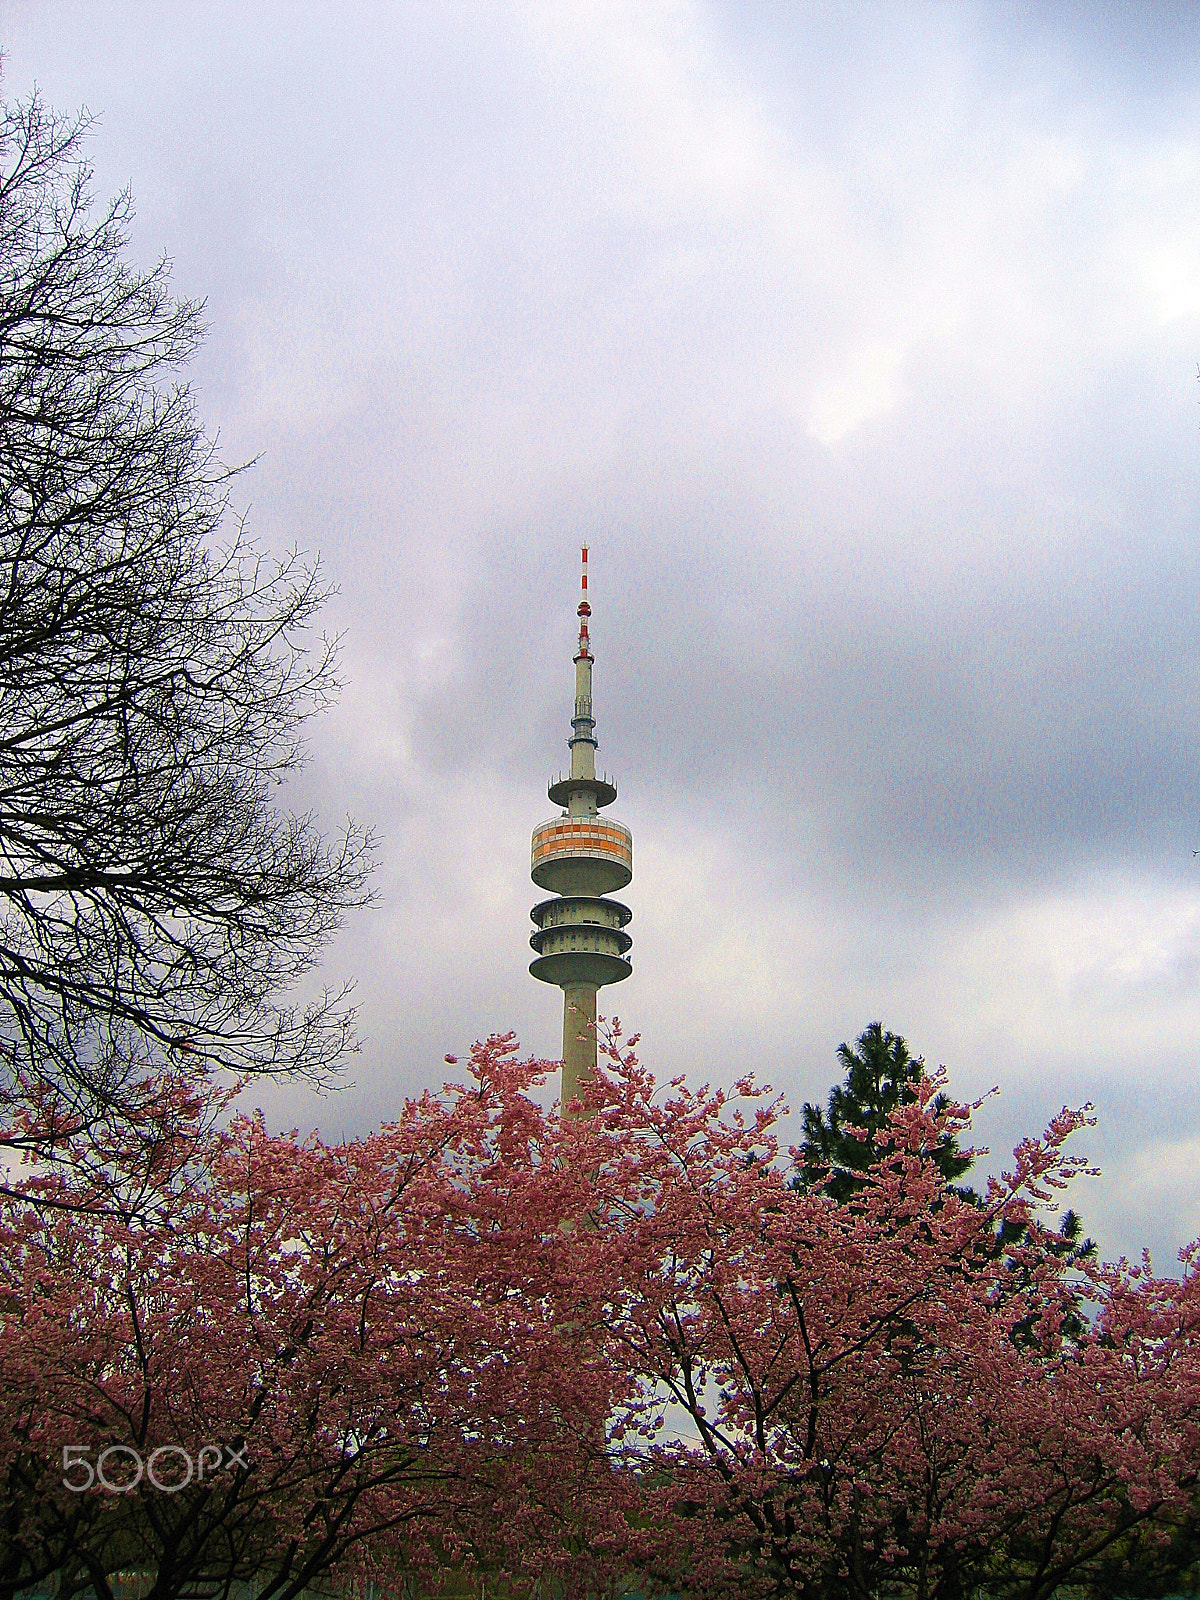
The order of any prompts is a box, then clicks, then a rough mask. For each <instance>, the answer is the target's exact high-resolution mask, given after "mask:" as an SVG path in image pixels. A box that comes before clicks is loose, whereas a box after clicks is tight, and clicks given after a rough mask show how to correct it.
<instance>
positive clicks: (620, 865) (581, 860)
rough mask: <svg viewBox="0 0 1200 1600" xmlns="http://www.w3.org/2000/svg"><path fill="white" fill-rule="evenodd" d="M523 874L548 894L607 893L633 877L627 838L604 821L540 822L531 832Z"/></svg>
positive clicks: (616, 824)
mask: <svg viewBox="0 0 1200 1600" xmlns="http://www.w3.org/2000/svg"><path fill="white" fill-rule="evenodd" d="M529 875H530V877H531V878H532V879H533V881H534V883H536V884H537V886H538V888H539V889H549V890H550V892H551V894H566V895H603V894H610V893H611V892H612V891H613V890H614V889H623V888H624V887H625V885H626V884H627V883H629V882H631V880H632V878H633V835H632V833H630V831H629V829H628V828H627V827H626V826H625V824H624V823H623V822H616V821H614V820H612V819H611V818H608V817H605V818H603V819H601V818H600V817H557V818H555V820H554V821H553V822H543V823H540V824H539V825H538V826H537V827H536V828H535V829H534V830H533V842H532V846H531V851H530V867H529Z"/></svg>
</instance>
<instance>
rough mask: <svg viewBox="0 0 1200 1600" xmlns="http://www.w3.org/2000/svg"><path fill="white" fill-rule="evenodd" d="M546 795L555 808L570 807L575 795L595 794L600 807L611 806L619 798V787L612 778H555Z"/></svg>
mask: <svg viewBox="0 0 1200 1600" xmlns="http://www.w3.org/2000/svg"><path fill="white" fill-rule="evenodd" d="M546 793H547V795H548V796H549V798H550V804H551V805H555V806H564V807H565V806H569V805H570V803H571V796H572V795H573V794H594V795H595V796H596V804H597V805H598V806H610V805H612V803H613V801H614V800H615V799H616V798H617V786H616V784H615V783H613V781H612V780H611V778H555V780H554V781H553V783H552V784H551V785H550V787H549V788H548V789H547V790H546Z"/></svg>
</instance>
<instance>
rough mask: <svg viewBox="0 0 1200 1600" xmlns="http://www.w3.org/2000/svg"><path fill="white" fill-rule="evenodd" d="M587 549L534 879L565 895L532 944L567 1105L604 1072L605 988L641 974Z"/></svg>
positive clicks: (542, 914)
mask: <svg viewBox="0 0 1200 1600" xmlns="http://www.w3.org/2000/svg"><path fill="white" fill-rule="evenodd" d="M587 554H588V553H587V546H586V545H585V546H584V547H583V575H582V583H581V598H580V602H579V611H578V615H579V646H578V649H577V650H576V652H575V714H574V716H573V717H572V718H571V737H570V739H568V741H567V744H568V747H569V748H570V751H571V766H570V772H569V774H568V775H567V776H566V777H563V776H561V775H560V776H559V777H557V778H555V779H553V780H552V781H551V783H550V786H549V789H548V791H547V792H548V794H549V797H550V799H551V801H552V802H553V803H554V804H555V805H557V806H561V807H562V810H561V813H560V815H559V816H558V817H556V818H554V819H553V820H552V821H550V822H542V823H539V824H538V826H537V827H536V828H535V829H534V830H533V845H532V860H531V865H530V876H531V877H532V879H533V881H534V883H536V884H537V885H538V887H539V888H541V889H549V890H550V891H551V892H552V894H553V895H554V896H555V897H556V898H553V899H550V900H543V901H541V902H540V903H539V904H538V905H536V906H534V908H533V910H532V911H531V912H530V916H531V917H532V918H533V921H534V923H535V924H536V928H535V931H534V932H533V933H532V934H531V935H530V939H529V942H530V944H531V945H532V946H533V949H534V951H535V952H536V956H535V959H534V960H533V961H531V962H530V964H529V970H530V972H531V973H532V974H533V976H534V977H535V978H539V979H540V980H541V981H542V982H543V983H553V984H555V985H557V986H558V987H559V988H560V989H561V990H562V992H563V1076H562V1107H563V1110H564V1111H568V1110H569V1109H570V1107H571V1103H572V1101H573V1100H574V1099H575V1097H576V1095H577V1094H578V1093H579V1090H580V1088H581V1087H582V1085H583V1084H585V1083H586V1082H588V1080H589V1079H590V1078H592V1077H594V1075H595V1071H596V994H597V991H598V990H600V989H601V988H603V987H604V986H605V985H606V984H610V983H621V982H622V981H623V980H624V979H625V978H627V977H628V976H629V975H630V973H631V972H632V971H633V966H632V964H631V962H630V961H629V959H628V952H629V950H630V948H631V946H632V944H633V940H632V939H631V938H630V936H629V934H627V933H626V932H625V928H626V926H627V924H628V923H629V921H630V918H631V916H632V912H631V911H630V910H629V907H628V906H624V905H622V904H621V902H620V901H619V900H610V899H608V898H607V896H608V895H609V894H610V892H611V891H612V890H613V889H623V888H624V887H625V885H626V884H627V883H629V882H631V881H632V879H633V835H632V834H631V833H630V831H629V829H628V828H627V827H626V826H625V824H624V823H623V822H617V821H615V820H613V819H611V818H604V819H601V817H600V810H601V808H602V807H603V806H608V805H611V804H612V802H613V801H614V800H615V799H616V798H617V786H616V784H615V783H614V782H613V781H612V779H611V778H609V777H607V776H604V777H600V776H598V775H597V773H596V750H597V748H598V746H597V743H596V719H595V717H594V716H593V715H592V664H593V656H592V650H591V641H590V639H589V636H588V620H589V618H590V617H591V614H592V608H591V604H590V602H589V600H588V569H587Z"/></svg>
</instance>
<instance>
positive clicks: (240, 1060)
mask: <svg viewBox="0 0 1200 1600" xmlns="http://www.w3.org/2000/svg"><path fill="white" fill-rule="evenodd" d="M87 127H88V122H87V118H86V116H81V117H79V118H74V119H64V118H62V117H59V116H57V115H55V114H54V113H52V112H50V111H48V110H47V109H46V108H45V107H44V106H43V105H42V104H41V103H40V101H39V100H38V98H37V97H36V96H35V97H34V98H32V99H30V100H29V101H26V102H24V103H22V104H20V105H17V106H15V107H13V106H10V107H7V108H0V554H2V559H3V567H2V569H0V1054H2V1058H3V1067H2V1069H0V1078H2V1079H3V1080H4V1089H5V1092H7V1093H8V1094H10V1095H11V1094H12V1093H13V1092H14V1091H16V1090H23V1091H24V1092H27V1091H28V1089H29V1085H30V1084H39V1085H41V1086H42V1087H43V1089H44V1087H45V1085H47V1084H49V1085H51V1086H52V1087H53V1090H54V1091H55V1092H57V1093H58V1094H59V1095H62V1094H63V1093H64V1092H65V1093H66V1095H67V1097H68V1099H69V1100H72V1101H74V1102H75V1103H76V1104H83V1103H85V1102H87V1103H89V1104H90V1105H92V1106H93V1107H96V1108H102V1109H107V1111H108V1112H109V1113H111V1112H112V1111H114V1110H117V1111H119V1109H120V1105H121V1095H122V1092H123V1086H124V1085H127V1084H129V1083H130V1082H131V1079H132V1076H133V1075H134V1074H135V1073H137V1072H140V1071H142V1070H143V1069H144V1068H149V1069H150V1070H151V1071H153V1069H154V1067H155V1064H156V1063H161V1062H163V1061H164V1060H168V1059H170V1057H171V1053H172V1052H179V1051H184V1052H189V1053H192V1054H193V1055H195V1056H200V1057H203V1058H205V1059H207V1060H209V1061H211V1062H212V1063H214V1064H216V1065H219V1066H222V1067H226V1068H231V1069H234V1070H237V1071H242V1072H245V1071H249V1072H271V1073H275V1072H285V1071H287V1072H301V1073H304V1074H307V1075H309V1076H316V1077H321V1076H324V1075H325V1074H327V1072H328V1071H329V1069H330V1068H331V1066H332V1064H333V1063H334V1062H335V1060H336V1058H337V1057H338V1055H339V1054H340V1053H341V1052H342V1051H343V1050H344V1049H346V1048H347V1046H348V1045H349V1044H351V1043H352V1033H351V1026H352V1011H351V1009H350V1008H349V1006H348V1003H347V999H346V995H345V992H344V991H343V992H342V993H340V994H334V995H331V994H329V993H328V992H327V993H326V994H325V995H324V996H323V998H322V999H321V1000H319V1001H318V1002H317V1003H315V1004H311V1005H308V1006H306V1007H304V1006H297V1005H295V1004H293V1003H289V1002H288V1000H287V998H286V996H287V993H288V990H289V988H290V986H291V985H293V984H294V983H295V981H296V980H297V979H298V978H300V977H301V975H302V974H304V973H305V972H306V971H307V970H308V969H310V968H311V967H312V965H313V964H314V962H315V961H316V959H317V957H318V955H319V953H320V951H321V950H322V948H323V947H324V946H325V945H326V943H327V941H328V940H329V938H330V937H331V935H332V934H333V933H334V931H335V930H336V928H337V927H338V926H339V923H340V920H341V917H342V915H343V913H344V911H345V910H346V909H347V908H348V907H351V906H354V905H359V904H362V903H364V901H365V900H366V899H367V898H369V896H368V893H367V890H366V887H365V878H366V873H367V870H368V867H369V864H370V856H371V841H370V838H369V835H368V834H367V833H365V832H364V830H363V829H361V828H360V827H358V826H357V825H356V824H354V823H353V822H347V823H346V825H345V827H344V829H343V830H342V832H341V833H340V835H339V836H338V837H337V838H336V839H335V840H333V841H332V842H331V841H328V840H326V839H323V838H322V836H321V834H320V833H319V832H318V830H317V827H316V825H315V822H314V819H313V818H312V816H311V815H296V814H293V813H291V812H289V811H287V810H286V809H284V808H283V807H281V806H280V804H278V796H277V794H276V793H275V791H276V790H277V786H278V785H279V784H280V782H281V781H282V780H283V779H284V778H285V777H286V775H287V774H289V773H291V772H293V771H294V770H295V769H296V767H297V765H298V764H299V763H300V762H301V761H302V759H303V755H304V751H303V746H302V743H301V739H300V734H301V731H302V728H303V724H304V723H305V721H306V719H307V718H308V717H309V716H310V715H311V713H312V712H313V711H314V710H315V709H317V708H318V707H320V706H321V705H322V704H323V703H324V702H325V701H326V700H327V699H328V697H329V696H330V695H331V694H332V693H333V692H334V690H335V689H336V688H337V682H336V677H335V671H334V667H335V663H334V655H335V647H336V641H331V640H329V639H328V638H325V637H323V636H322V637H321V638H320V639H319V641H314V642H313V643H312V644H311V645H310V641H309V629H310V627H311V625H312V622H313V619H314V616H315V614H316V613H317V611H318V610H319V608H320V606H321V603H322V601H323V600H324V599H325V597H326V591H325V590H324V589H323V587H322V584H321V581H320V578H319V575H318V571H317V567H316V565H315V564H313V563H311V562H308V561H306V560H305V559H304V558H303V557H301V556H300V555H299V554H298V553H296V552H292V553H291V554H290V555H288V556H286V557H285V558H283V559H282V560H278V561H275V560H271V559H268V558H267V557H265V556H264V555H263V554H262V553H261V552H260V551H259V550H258V549H257V548H256V547H255V545H254V543H253V541H252V539H251V538H250V537H249V535H248V534H247V533H246V531H245V527H244V524H237V525H234V526H233V527H232V528H231V529H230V528H228V527H227V524H228V521H229V518H228V509H229V508H228V493H229V485H230V477H231V474H230V473H229V472H228V471H227V470H225V469H224V468H223V467H222V466H221V464H220V462H219V460H218V457H217V454H216V447H215V443H214V441H213V439H212V438H210V437H209V436H208V435H207V434H206V433H205V431H204V429H203V427H202V426H201V423H200V421H199V420H198V418H197V415H196V409H195V405H194V401H193V398H192V395H191V394H190V392H189V390H188V386H187V384H186V382H184V381H182V379H181V377H180V372H181V369H182V368H183V366H184V364H185V363H186V362H187V360H188V359H189V358H190V356H191V355H192V354H193V353H194V351H195V349H196V346H197V343H198V341H199V340H200V338H201V335H202V332H203V328H202V323H201V312H202V309H203V308H202V306H201V305H200V304H197V303H195V302H190V301H181V300H177V299H175V298H174V297H173V296H172V294H171V290H170V284H169V264H168V263H167V261H166V260H165V259H163V260H160V261H159V263H158V264H157V266H155V267H154V268H153V269H152V270H150V271H148V272H141V271H138V270H136V269H135V268H133V267H132V266H130V265H129V263H128V261H127V260H126V253H127V249H128V225H129V220H130V217H131V204H130V197H129V194H128V192H124V193H122V194H120V195H118V196H117V197H116V199H114V200H113V201H111V202H110V203H109V204H108V205H107V206H106V207H103V208H99V207H97V206H95V204H94V202H93V200H92V196H91V194H90V179H91V171H90V168H89V167H88V165H87V163H86V161H85V160H84V159H83V155H82V151H81V145H82V141H83V138H84V136H85V134H86V132H87ZM12 1133H13V1139H12V1142H15V1143H19V1142H21V1141H20V1137H19V1136H18V1134H17V1133H16V1131H15V1130H12Z"/></svg>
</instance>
